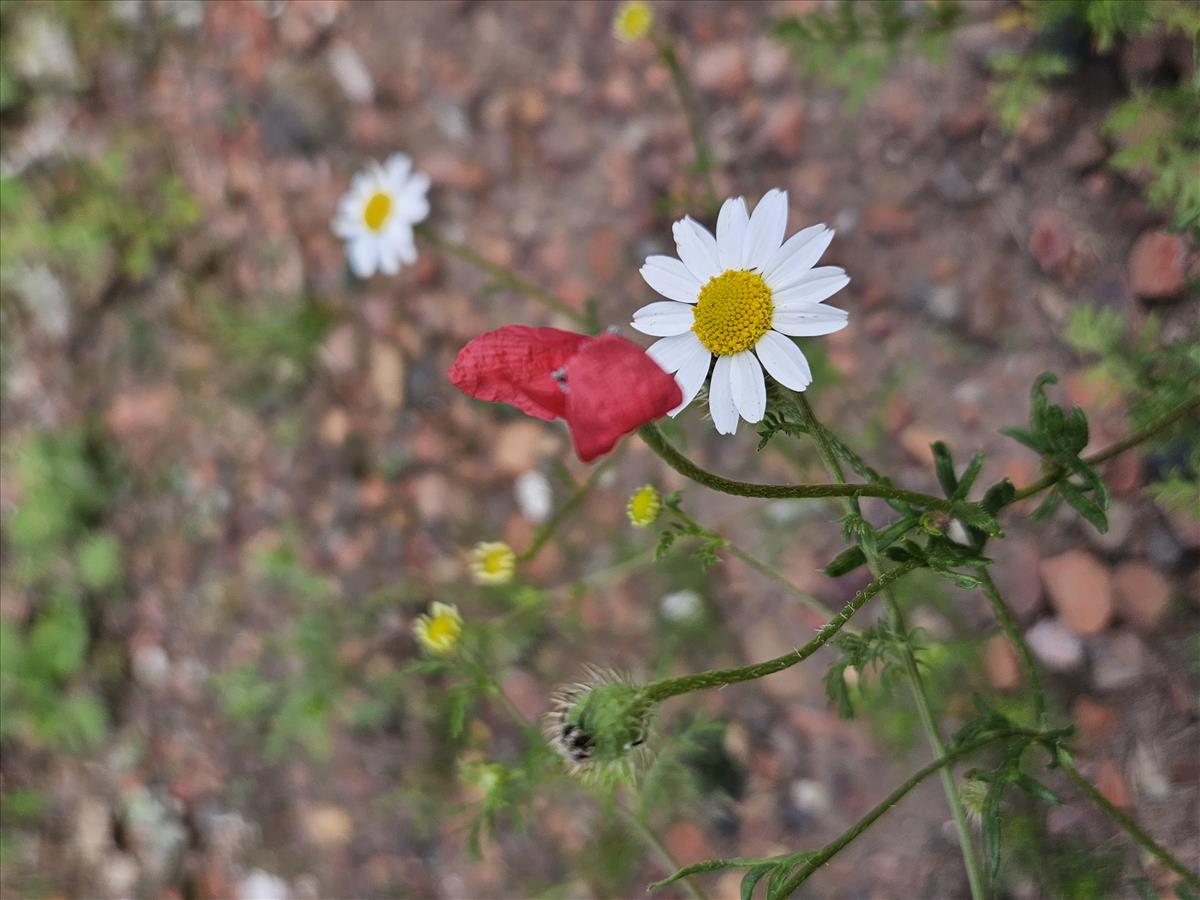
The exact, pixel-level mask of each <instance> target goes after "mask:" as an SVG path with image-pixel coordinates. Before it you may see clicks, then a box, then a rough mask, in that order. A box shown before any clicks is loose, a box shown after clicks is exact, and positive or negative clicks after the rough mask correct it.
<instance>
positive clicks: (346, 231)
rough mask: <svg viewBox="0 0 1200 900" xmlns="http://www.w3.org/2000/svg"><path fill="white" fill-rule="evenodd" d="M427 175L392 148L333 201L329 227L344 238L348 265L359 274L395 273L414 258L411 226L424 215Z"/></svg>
mask: <svg viewBox="0 0 1200 900" xmlns="http://www.w3.org/2000/svg"><path fill="white" fill-rule="evenodd" d="M428 190H429V176H428V175H426V174H425V173H424V172H417V171H415V170H414V169H413V166H412V160H411V159H409V158H408V157H407V156H406V155H405V154H403V153H395V154H393V155H392V156H390V157H389V158H388V161H387V162H386V163H384V164H383V165H382V166H381V165H380V164H379V163H377V162H372V163H371V164H370V166H368V167H367V168H366V169H364V170H363V171H361V172H359V173H358V174H357V175H355V176H354V180H353V181H351V182H350V190H349V191H348V192H347V193H346V195H345V196H344V197H342V199H341V200H340V201H339V202H338V210H337V218H335V219H334V220H333V231H334V234H336V235H337V236H338V237H340V238H342V239H343V240H344V241H345V242H346V256H347V258H349V260H350V268H351V270H353V272H354V274H355V275H357V276H358V277H359V278H370V277H371V276H372V275H374V274H375V273H376V272H377V271H382V272H383V273H384V274H385V275H395V274H396V273H397V272H399V271H400V266H401V265H402V264H408V265H411V264H412V263H414V262H416V261H417V245H416V243H415V242H414V241H413V225H415V224H416V223H417V222H420V221H421V220H422V219H424V218H425V217H426V216H427V215H429V201H428V200H427V199H425V194H426V192H427V191H428Z"/></svg>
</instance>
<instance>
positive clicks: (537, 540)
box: [517, 448, 621, 563]
mask: <svg viewBox="0 0 1200 900" xmlns="http://www.w3.org/2000/svg"><path fill="white" fill-rule="evenodd" d="M620 457H621V448H617V452H616V453H613V454H612V455H611V456H609V457H608V459H606V460H604V462H602V463H600V465H598V466H596V467H595V468H593V469H592V473H591V474H590V475H589V476H588V477H587V480H586V481H584V483H583V484H581V485H579V487H577V488H575V490H574V491H573V492H572V493H571V496H570V497H568V498H567V499H566V500H565V501H564V502H563V504H562V506H560V507H559V508H558V509H556V510H555V511H554V515H552V516H551V517H550V518H549V519H547V520H546V521H545V522H543V523H542V527H541V528H539V529H538V530H537V533H536V534H535V535H534V536H533V541H532V542H531V543H530V545H529V546H528V547H526V548H525V550H524V551H523V552H521V553H519V554H517V562H519V563H523V562H529V560H531V559H533V558H534V557H535V556H537V555H538V553H539V552H541V549H542V547H544V546H545V545H546V542H547V541H549V540H550V538H552V537H553V536H554V532H555V531H557V530H558V526H560V525H561V524H562V523H563V522H564V521H566V519H567V518H568V517H569V516H570V515H571V513H573V512H575V510H576V509H578V508H579V506H580V504H582V503H583V501H584V500H585V499H586V498H587V495H588V494H590V493H591V492H592V491H593V490H594V489H595V487H596V485H597V484H598V483H599V481H600V476H602V475H603V474H604V473H605V472H606V471H607V470H608V468H609V467H610V466H611V465H612V464H613V463H614V462H616V461H617V460H618V459H620Z"/></svg>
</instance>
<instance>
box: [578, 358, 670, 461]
mask: <svg viewBox="0 0 1200 900" xmlns="http://www.w3.org/2000/svg"><path fill="white" fill-rule="evenodd" d="M682 402H683V394H682V393H681V392H680V390H679V385H678V384H676V382H675V379H674V378H672V377H671V376H670V375H668V374H667V373H666V372H664V371H663V370H662V369H661V368H660V367H659V365H658V363H656V362H655V361H654V360H652V359H651V358H650V357H649V356H647V355H646V351H645V350H643V349H642V348H641V347H639V346H638V345H637V344H635V343H633V342H632V341H627V340H626V339H625V338H623V337H618V336H617V335H615V334H606V335H602V336H601V337H598V338H596V339H595V340H592V341H589V342H588V343H587V344H586V345H585V346H584V347H582V348H581V349H580V351H579V353H577V354H576V355H575V357H574V358H573V359H571V361H570V362H568V363H567V413H566V419H567V424H568V425H569V426H570V427H571V438H572V440H574V442H575V452H576V453H577V454H579V458H580V459H582V460H583V461H584V462H591V461H592V460H593V459H595V458H596V457H597V456H600V455H602V454H605V453H607V452H608V451H609V450H611V449H612V448H613V446H614V445H615V444H616V443H617V441H618V440H620V439H621V438H622V437H623V436H624V435H626V434H629V432H631V431H633V430H634V429H636V428H639V427H641V426H642V425H644V424H646V423H647V422H651V421H653V420H654V419H658V418H661V417H662V416H665V415H666V414H667V413H668V412H670V411H671V410H673V409H674V408H675V407H676V406H678V405H679V404H680V403H682Z"/></svg>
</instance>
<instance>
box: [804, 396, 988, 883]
mask: <svg viewBox="0 0 1200 900" xmlns="http://www.w3.org/2000/svg"><path fill="white" fill-rule="evenodd" d="M787 396H788V397H789V398H790V399H791V401H792V405H793V407H794V408H795V410H796V411H797V412H798V413H799V414H800V417H801V419H802V420H803V421H804V422H805V423H806V424H807V426H808V430H809V433H810V434H812V436H813V437H814V438H815V439H816V441H817V449H818V451H819V452H820V454H821V458H822V459H823V460H824V461H825V466H826V468H827V469H829V473H830V475H831V476H832V477H833V479H834V480H835V481H837V482H843V481H845V478H846V476H845V473H844V472H843V471H842V464H841V463H840V462H839V461H838V457H837V452H836V451H835V450H834V443H835V441H836V439H835V438H833V437H832V436H831V435H830V434H829V432H828V431H826V429H825V426H824V425H822V424H821V423H820V422H819V421H818V420H817V417H816V415H815V414H814V413H813V411H812V407H811V406H809V404H808V398H806V397H805V396H804V394H802V393H801V394H797V393H794V392H792V391H788V392H787ZM846 511H847V512H848V513H850V514H851V515H854V516H856V517H857V518H858V520H859V523H860V527H861V528H862V529H863V531H864V532H865V533H866V534H867V535H868V536H869V537H870V538H871V540H869V541H864V540H862V538H861V536H860V537H859V540H858V545H859V546H860V547H862V550H863V554H864V555H865V556H866V558H867V565H868V567H869V568H870V569H871V573H872V574H873V575H875V577H876V578H879V577H880V573H881V572H882V571H883V563H882V560H880V558H879V551H878V549H877V548H876V542H875V530H874V529H873V528H872V527H871V526H870V525H869V524H867V522H866V520H865V519H863V518H862V510H861V509H859V506H858V498H856V497H852V498H850V499H848V500H846ZM885 599H886V601H887V606H888V613H889V614H890V615H891V618H892V623H893V626H894V628H895V630H896V634H897V635H898V636H899V638H900V647H901V656H902V657H903V661H904V672H905V674H906V675H907V677H908V684H909V687H910V688H911V689H912V695H913V702H914V703H915V704H916V707H917V716H918V718H919V719H920V720H921V727H922V728H924V729H925V736H926V738H927V739H928V741H929V746H930V747H931V748H932V750H933V753H934V755H935V756H939V757H942V756H945V755H946V744H945V742H944V741H943V740H942V734H941V731H939V729H938V726H937V722H936V721H935V720H934V717H933V710H932V709H931V708H930V705H929V698H928V696H926V693H925V685H924V682H923V679H922V678H921V671H920V669H918V668H917V657H916V654H915V653H914V652H913V648H912V643H911V642H910V641H909V639H908V629H907V627H906V626H905V624H904V614H903V612H902V610H901V609H900V604H899V603H898V602H897V600H896V595H895V594H893V593H892V592H891V591H890V590H889V591H886V592H885ZM938 776H939V777H940V779H941V782H942V790H943V791H944V792H945V794H946V802H947V804H948V805H949V806H950V814H951V816H952V817H953V819H954V829H955V831H956V832H958V845H959V849H960V850H961V851H962V858H963V868H964V869H966V873H967V884H968V886H969V887H970V889H971V896H972V897H973V898H974V900H983V898H984V897H986V896H987V894H986V890H985V887H984V880H983V876H982V874H981V873H980V869H979V859H978V857H977V855H976V853H975V843H974V841H973V840H972V838H971V832H970V829H969V828H968V827H967V814H966V811H965V810H964V809H963V805H962V798H961V797H959V795H958V785H957V784H955V782H954V775H953V773H952V772H951V771H950V770H949V769H948V768H946V769H939V772H938Z"/></svg>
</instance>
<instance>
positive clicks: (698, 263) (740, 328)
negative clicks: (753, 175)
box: [633, 189, 850, 434]
mask: <svg viewBox="0 0 1200 900" xmlns="http://www.w3.org/2000/svg"><path fill="white" fill-rule="evenodd" d="M787 218H788V205H787V193H786V192H784V191H780V190H777V189H776V190H771V191H768V192H767V194H766V196H764V197H763V198H762V199H761V200H760V201H759V202H758V206H756V207H755V208H754V214H753V215H748V214H747V212H746V201H745V200H744V199H743V198H741V197H732V198H730V199H728V200H726V201H725V203H724V204H723V205H722V206H721V213H720V215H719V216H718V217H717V236H716V237H713V235H712V232H710V231H709V230H708V229H707V228H705V227H704V226H703V225H701V224H700V223H699V222H697V221H695V220H694V219H692V218H690V217H686V216H685V217H684V218H683V219H680V220H679V221H678V222H676V223H675V225H674V227H673V228H672V231H673V232H674V234H675V246H676V248H677V249H678V252H679V259H675V258H674V257H671V256H651V257H648V258H647V259H646V264H645V265H644V266H642V268H641V273H642V278H644V279H645V280H646V283H647V284H648V285H650V287H652V288H654V290H656V291H658V293H660V294H662V295H663V296H664V297H666V298H667V299H666V300H660V301H658V302H656V303H651V304H649V305H648V306H643V307H642V308H641V309H639V310H638V311H637V312H635V313H634V314H633V327H634V328H636V329H637V330H638V331H640V332H642V333H643V334H649V335H654V336H655V337H661V338H662V340H660V341H656V342H655V343H654V344H652V345H651V346H650V348H649V349H648V350H647V351H646V352H647V353H649V354H650V356H651V357H653V359H654V361H655V362H657V363H658V364H659V365H660V366H662V367H663V369H665V370H666V371H668V372H672V373H674V374H675V379H676V381H678V382H679V387H680V389H681V390H682V391H683V403H682V404H681V405H680V406H679V407H678V408H677V409H675V410H673V411H672V412H671V415H677V414H678V413H679V412H680V411H681V410H683V409H684V407H686V406H687V405H688V404H689V403H691V402H692V400H693V399H694V398H695V396H696V394H697V393H698V392H699V391H700V388H701V387H702V386H703V385H704V381H705V378H706V377H707V376H708V369H709V364H710V362H711V361H712V357H714V356H715V357H716V359H717V362H716V365H715V366H713V370H712V381H711V383H710V384H709V388H708V408H709V410H710V411H711V413H712V419H713V423H714V424H715V425H716V426H717V431H718V432H720V433H721V434H733V433H734V432H736V431H737V426H738V420H739V418H742V419H745V420H746V421H747V422H760V421H762V417H763V414H764V413H765V412H766V405H767V390H766V382H765V381H764V379H763V369H764V368H765V369H766V370H767V373H768V374H770V376H771V377H772V378H774V379H775V380H776V381H777V382H779V383H780V384H782V385H783V386H784V387H788V388H791V389H792V390H795V391H802V390H804V389H805V388H807V387H808V385H809V384H810V383H811V382H812V371H811V370H810V369H809V366H808V360H806V359H805V358H804V354H803V353H802V352H801V351H800V348H799V347H797V346H796V344H795V342H793V341H792V340H791V338H792V337H812V336H815V335H820V334H832V333H833V332H835V331H840V330H841V329H843V328H845V327H846V323H847V318H848V313H846V312H845V311H844V310H841V309H836V308H834V307H832V306H826V305H825V304H824V303H823V302H822V301H823V300H826V299H827V298H829V297H832V296H833V295H834V294H836V293H837V292H838V291H840V290H841V289H842V288H844V287H845V286H846V285H847V284H849V283H850V279H849V278H848V277H847V276H846V272H845V270H843V269H840V268H838V267H837V266H821V267H819V268H813V265H814V264H815V263H816V262H817V260H818V259H820V257H821V254H822V253H824V252H825V249H826V248H827V247H828V246H829V243H830V241H832V240H833V231H832V230H831V229H828V228H826V227H825V226H824V225H813V226H811V227H809V228H805V229H804V230H803V231H800V232H798V233H796V234H794V235H792V237H791V238H789V239H788V240H787V242H786V243H785V242H784V240H783V235H784V230H785V229H786V227H787Z"/></svg>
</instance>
